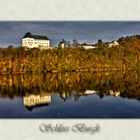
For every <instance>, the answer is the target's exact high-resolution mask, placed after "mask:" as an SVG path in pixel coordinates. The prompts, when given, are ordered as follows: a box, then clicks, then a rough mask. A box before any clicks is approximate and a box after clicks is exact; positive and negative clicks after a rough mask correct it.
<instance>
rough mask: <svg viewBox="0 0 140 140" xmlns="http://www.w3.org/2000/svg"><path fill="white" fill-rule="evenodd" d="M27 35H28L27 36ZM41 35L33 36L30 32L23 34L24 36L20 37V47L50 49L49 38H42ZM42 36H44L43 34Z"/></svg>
mask: <svg viewBox="0 0 140 140" xmlns="http://www.w3.org/2000/svg"><path fill="white" fill-rule="evenodd" d="M28 35H29V36H28ZM41 37H42V36H34V35H31V34H29V33H28V34H27V35H26V34H25V36H24V37H23V38H22V47H27V48H40V47H42V48H44V49H50V48H51V47H50V40H49V39H46V38H45V39H43V38H41ZM43 37H44V36H43Z"/></svg>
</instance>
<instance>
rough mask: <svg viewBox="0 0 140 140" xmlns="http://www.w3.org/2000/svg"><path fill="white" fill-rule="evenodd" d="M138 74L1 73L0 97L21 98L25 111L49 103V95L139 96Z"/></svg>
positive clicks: (120, 72) (63, 96)
mask: <svg viewBox="0 0 140 140" xmlns="http://www.w3.org/2000/svg"><path fill="white" fill-rule="evenodd" d="M139 79H140V73H139V72H137V71H131V72H125V73H124V72H123V71H117V72H108V73H106V72H100V73H98V72H94V73H57V74H52V73H47V74H44V75H43V74H40V75H37V74H36V75H35V74H34V75H33V74H26V75H0V97H1V98H7V97H8V98H10V99H14V98H17V97H22V98H23V104H24V106H25V107H26V108H27V109H28V110H30V111H31V110H32V109H33V108H35V107H40V106H44V105H49V104H51V102H52V96H54V95H57V96H59V97H60V98H61V99H63V100H64V101H66V100H67V99H69V98H72V97H73V98H74V99H75V101H77V100H78V99H79V98H80V97H81V96H90V95H93V94H96V95H97V96H99V97H100V98H103V97H105V96H114V97H118V96H119V97H121V98H128V99H136V100H139V99H140V80H139Z"/></svg>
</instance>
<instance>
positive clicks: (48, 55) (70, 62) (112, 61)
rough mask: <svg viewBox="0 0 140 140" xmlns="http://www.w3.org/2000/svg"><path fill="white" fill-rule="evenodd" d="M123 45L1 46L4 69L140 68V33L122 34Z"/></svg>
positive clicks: (1, 69) (0, 67)
mask: <svg viewBox="0 0 140 140" xmlns="http://www.w3.org/2000/svg"><path fill="white" fill-rule="evenodd" d="M117 41H118V42H119V45H118V46H113V47H111V48H110V47H108V46H107V43H106V42H103V41H101V40H100V41H98V42H97V43H96V46H97V47H96V48H94V49H84V48H82V47H79V46H78V45H76V46H73V47H66V48H64V49H62V48H54V49H48V50H39V49H37V48H33V49H25V48H23V47H17V48H16V47H13V46H8V47H7V48H0V73H1V74H17V73H46V72H83V71H86V72H87V71H111V70H124V71H127V70H131V69H135V70H139V69H140V35H133V36H126V37H120V38H119V39H118V40H117Z"/></svg>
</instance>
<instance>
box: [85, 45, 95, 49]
mask: <svg viewBox="0 0 140 140" xmlns="http://www.w3.org/2000/svg"><path fill="white" fill-rule="evenodd" d="M83 48H84V49H94V48H96V46H93V45H84V46H83Z"/></svg>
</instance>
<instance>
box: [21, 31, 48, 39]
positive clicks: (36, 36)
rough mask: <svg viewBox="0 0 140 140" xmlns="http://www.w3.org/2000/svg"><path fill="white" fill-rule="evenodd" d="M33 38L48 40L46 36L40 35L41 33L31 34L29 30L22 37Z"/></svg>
mask: <svg viewBox="0 0 140 140" xmlns="http://www.w3.org/2000/svg"><path fill="white" fill-rule="evenodd" d="M27 37H29V38H34V39H40V40H49V38H48V37H47V36H42V35H32V34H31V33H30V32H27V33H26V34H25V35H24V37H23V38H27Z"/></svg>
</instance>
